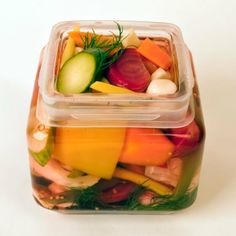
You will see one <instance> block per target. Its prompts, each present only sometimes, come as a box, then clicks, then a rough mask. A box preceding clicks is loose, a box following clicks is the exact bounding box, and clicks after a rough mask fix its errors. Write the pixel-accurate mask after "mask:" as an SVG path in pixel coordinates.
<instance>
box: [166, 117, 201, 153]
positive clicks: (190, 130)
mask: <svg viewBox="0 0 236 236" xmlns="http://www.w3.org/2000/svg"><path fill="white" fill-rule="evenodd" d="M170 133H171V140H172V142H173V143H174V144H175V153H174V154H175V155H176V156H183V155H186V154H187V153H189V152H190V151H192V150H194V148H195V147H196V145H197V144H198V142H199V139H200V129H199V127H198V125H197V124H196V122H195V121H193V122H191V123H190V124H189V125H187V126H185V127H182V128H176V129H171V130H170Z"/></svg>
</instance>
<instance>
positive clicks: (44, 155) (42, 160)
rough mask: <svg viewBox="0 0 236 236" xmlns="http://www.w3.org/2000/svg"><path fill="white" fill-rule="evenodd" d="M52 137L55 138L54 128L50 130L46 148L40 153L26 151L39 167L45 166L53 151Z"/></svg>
mask: <svg viewBox="0 0 236 236" xmlns="http://www.w3.org/2000/svg"><path fill="white" fill-rule="evenodd" d="M54 136H55V128H50V131H49V134H48V140H47V143H46V146H45V147H44V148H43V149H42V150H41V151H39V152H34V151H33V150H31V149H28V150H29V154H30V155H31V156H32V157H33V158H34V159H35V161H36V162H37V163H38V164H39V165H41V166H45V165H46V164H47V163H48V161H49V160H50V158H51V155H52V152H53V149H54Z"/></svg>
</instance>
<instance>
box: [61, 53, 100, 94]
mask: <svg viewBox="0 0 236 236" xmlns="http://www.w3.org/2000/svg"><path fill="white" fill-rule="evenodd" d="M98 59H99V58H98V57H97V55H96V54H94V53H90V52H89V51H82V52H80V53H78V54H76V55H75V56H73V57H72V58H71V59H69V60H68V61H66V62H65V64H64V65H63V67H62V69H61V71H60V73H59V76H58V80H57V90H58V91H59V92H60V93H63V94H77V93H82V92H84V91H85V90H86V89H87V88H88V87H89V85H90V84H91V83H92V82H93V81H94V78H95V76H96V73H97V63H98V61H99V60H98Z"/></svg>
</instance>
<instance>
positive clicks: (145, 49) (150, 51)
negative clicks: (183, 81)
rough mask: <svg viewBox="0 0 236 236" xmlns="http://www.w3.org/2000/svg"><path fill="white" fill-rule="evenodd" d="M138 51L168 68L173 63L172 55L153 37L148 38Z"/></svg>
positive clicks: (155, 62)
mask: <svg viewBox="0 0 236 236" xmlns="http://www.w3.org/2000/svg"><path fill="white" fill-rule="evenodd" d="M137 51H138V52H139V53H140V54H141V55H143V56H144V57H146V58H147V59H148V60H150V61H151V62H153V63H154V64H156V65H157V66H160V67H162V68H163V69H165V70H167V69H168V68H169V67H170V65H171V57H170V56H169V55H168V53H167V52H165V51H164V50H163V49H162V48H161V47H160V46H158V45H157V44H155V43H154V42H153V41H152V40H151V39H149V38H146V39H145V40H144V41H143V42H142V44H141V45H140V47H139V48H138V49H137Z"/></svg>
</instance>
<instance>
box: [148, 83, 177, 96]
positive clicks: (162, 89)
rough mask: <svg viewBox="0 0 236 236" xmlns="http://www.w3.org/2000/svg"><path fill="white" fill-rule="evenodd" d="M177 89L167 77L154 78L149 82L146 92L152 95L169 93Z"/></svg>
mask: <svg viewBox="0 0 236 236" xmlns="http://www.w3.org/2000/svg"><path fill="white" fill-rule="evenodd" d="M176 91H177V86H176V84H175V83H174V82H172V81H171V80H167V79H154V80H152V81H151V83H150V84H149V86H148V88H147V91H146V93H148V94H153V95H170V94H174V93H175V92H176Z"/></svg>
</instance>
